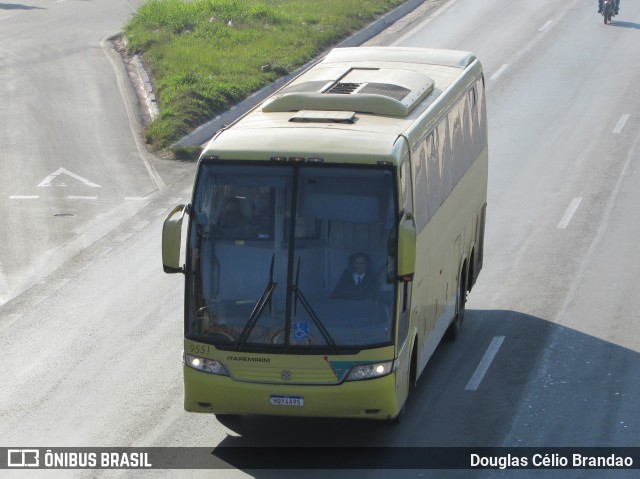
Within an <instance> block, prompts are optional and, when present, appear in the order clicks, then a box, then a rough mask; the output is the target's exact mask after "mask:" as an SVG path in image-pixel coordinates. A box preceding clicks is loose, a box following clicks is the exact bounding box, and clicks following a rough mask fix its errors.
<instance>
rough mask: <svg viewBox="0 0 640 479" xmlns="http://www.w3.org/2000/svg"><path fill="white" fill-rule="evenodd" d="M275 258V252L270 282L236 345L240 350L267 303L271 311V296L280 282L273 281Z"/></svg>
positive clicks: (270, 270) (270, 271)
mask: <svg viewBox="0 0 640 479" xmlns="http://www.w3.org/2000/svg"><path fill="white" fill-rule="evenodd" d="M275 258H276V255H275V253H274V254H273V255H272V256H271V268H270V269H269V282H268V283H267V286H266V287H265V289H264V291H263V292H262V296H260V299H259V300H258V302H257V303H256V304H255V306H254V307H253V310H252V311H251V314H250V315H249V319H248V321H247V324H245V326H244V328H243V329H242V333H240V337H239V338H238V346H237V347H236V349H237V350H240V348H241V347H242V346H243V345H244V343H246V342H247V339H249V335H251V331H253V328H254V327H255V325H256V323H257V322H258V319H259V318H260V316H261V315H262V313H263V312H264V310H265V308H266V307H267V304H268V305H269V311H271V297H272V296H273V292H274V291H275V289H276V286H278V283H276V282H274V281H273V266H274V261H275Z"/></svg>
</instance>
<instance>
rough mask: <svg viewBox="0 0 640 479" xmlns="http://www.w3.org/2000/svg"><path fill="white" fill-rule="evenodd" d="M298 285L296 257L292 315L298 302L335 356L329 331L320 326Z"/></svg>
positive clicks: (336, 349)
mask: <svg viewBox="0 0 640 479" xmlns="http://www.w3.org/2000/svg"><path fill="white" fill-rule="evenodd" d="M298 284H300V257H298V270H297V272H296V284H292V285H291V290H292V291H293V294H294V295H295V301H296V302H295V305H294V314H295V312H296V311H297V309H298V300H300V304H302V307H303V308H304V309H305V310H306V311H307V314H308V315H309V317H310V318H311V320H312V321H313V322H314V323H315V325H316V326H317V327H318V329H319V330H320V333H322V336H324V339H325V340H326V341H327V343H328V344H329V346H331V349H333V351H334V353H335V354H338V353H339V350H338V345H337V344H336V342H335V341H334V340H333V338H332V337H331V335H330V334H329V331H327V328H325V327H324V324H322V321H321V320H320V318H319V317H318V315H317V314H316V312H315V311H314V310H313V307H312V306H311V303H309V301H308V300H307V298H305V296H304V294H302V291H301V290H300V288H299V287H298Z"/></svg>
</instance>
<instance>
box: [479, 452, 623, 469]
mask: <svg viewBox="0 0 640 479" xmlns="http://www.w3.org/2000/svg"><path fill="white" fill-rule="evenodd" d="M469 465H470V466H471V467H472V468H485V469H493V468H496V469H509V468H514V469H515V468H523V469H535V468H541V469H544V468H564V467H566V468H577V469H590V468H598V469H601V468H631V467H633V458H632V457H628V456H618V455H616V454H607V455H602V456H589V455H584V454H579V453H572V454H568V455H562V454H558V453H548V454H543V453H536V454H531V455H517V454H505V455H499V456H484V455H481V454H475V453H474V454H471V455H470V464H469Z"/></svg>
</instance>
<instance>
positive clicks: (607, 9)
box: [602, 0, 615, 25]
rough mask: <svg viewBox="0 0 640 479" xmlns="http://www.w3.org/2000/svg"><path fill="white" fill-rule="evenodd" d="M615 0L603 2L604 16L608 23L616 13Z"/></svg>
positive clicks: (605, 22)
mask: <svg viewBox="0 0 640 479" xmlns="http://www.w3.org/2000/svg"><path fill="white" fill-rule="evenodd" d="M614 12H615V0H604V1H603V2H602V17H603V18H604V24H605V25H606V24H607V23H609V22H610V21H611V17H613V16H614V15H615V13H614Z"/></svg>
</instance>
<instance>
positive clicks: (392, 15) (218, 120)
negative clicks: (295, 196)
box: [145, 0, 425, 148]
mask: <svg viewBox="0 0 640 479" xmlns="http://www.w3.org/2000/svg"><path fill="white" fill-rule="evenodd" d="M423 3H425V0H408V1H407V2H405V3H403V4H402V5H400V6H399V7H396V8H395V9H394V10H392V11H391V12H389V13H387V14H386V15H384V16H382V17H381V18H380V19H378V20H376V21H375V22H373V23H371V24H369V25H368V26H367V27H366V28H364V29H363V30H360V31H359V32H357V33H355V34H354V35H352V36H351V37H349V38H347V39H346V40H343V41H342V42H340V43H338V44H337V45H335V47H334V48H346V47H357V46H360V45H362V44H363V43H364V42H366V41H367V40H370V39H371V38H373V37H375V36H376V35H379V34H380V33H381V32H382V31H383V30H385V29H386V28H388V27H389V26H390V25H391V24H393V23H395V22H396V21H398V20H399V19H400V18H402V17H404V16H405V15H407V14H408V13H409V12H411V11H413V10H415V9H416V8H417V7H419V6H420V5H422V4H423ZM325 54H326V52H325ZM323 57H324V54H322V55H320V56H318V57H317V58H315V59H314V60H311V61H310V62H308V63H307V64H306V65H303V66H302V67H300V68H298V69H297V70H295V71H294V72H293V73H290V74H288V75H285V76H283V77H281V78H279V79H278V80H276V81H275V82H273V83H272V84H270V85H269V86H267V87H265V88H263V89H262V90H259V91H257V92H255V93H254V94H252V95H251V96H249V97H248V98H246V99H245V100H243V101H241V102H240V103H238V104H237V105H235V106H233V107H231V108H230V109H229V110H227V111H225V112H224V113H221V114H220V115H218V116H216V117H215V118H213V119H212V120H210V121H208V122H206V123H204V124H202V125H200V126H199V127H197V128H196V129H195V130H194V131H192V132H191V133H190V134H188V135H186V136H184V137H182V138H181V139H180V140H178V141H177V142H176V143H174V144H173V145H172V148H175V147H188V146H201V145H203V144H204V143H206V142H208V141H209V140H210V139H211V138H213V136H214V135H215V134H216V132H217V131H218V130H220V129H221V128H223V127H225V126H227V125H229V124H231V123H233V122H234V121H236V120H238V119H239V118H240V117H242V116H243V115H245V114H247V113H248V112H249V111H251V110H252V109H253V108H254V107H255V106H256V105H258V104H259V103H261V102H263V101H264V100H266V99H267V98H268V97H270V96H271V95H272V94H273V93H275V92H276V91H277V90H279V89H280V88H282V87H283V86H284V85H285V84H287V83H288V82H289V81H291V80H292V79H293V78H295V77H297V76H298V75H300V74H301V73H302V72H303V71H305V70H307V69H309V68H310V67H312V66H313V65H315V64H316V63H318V62H319V61H320V60H322V58H323ZM145 75H146V74H145ZM147 94H149V92H147ZM151 94H152V95H153V92H151ZM154 98H155V97H154Z"/></svg>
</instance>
